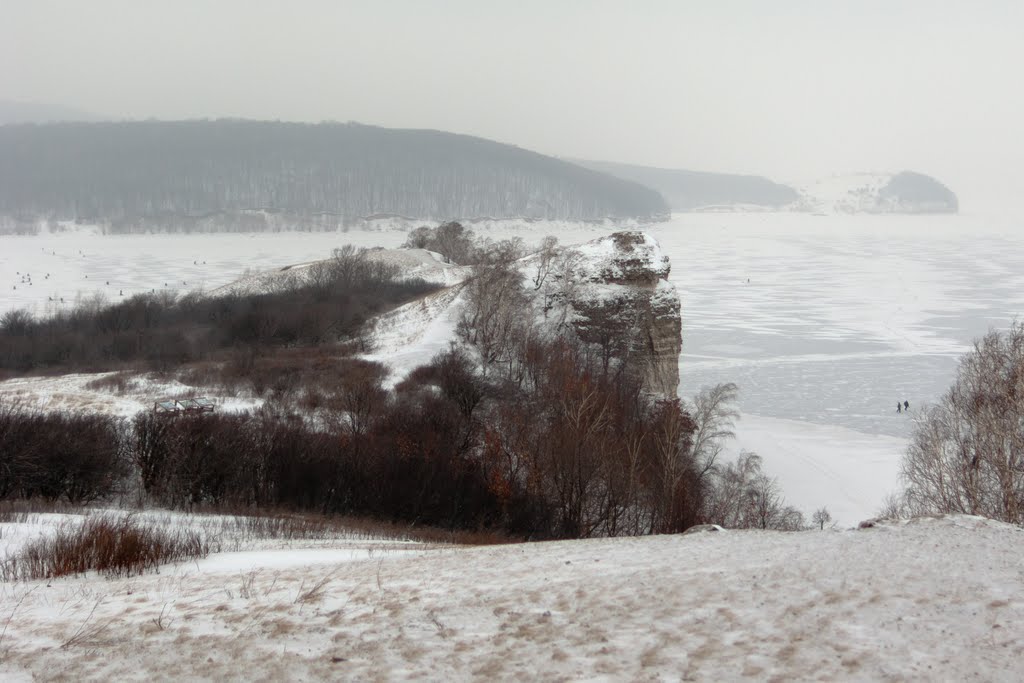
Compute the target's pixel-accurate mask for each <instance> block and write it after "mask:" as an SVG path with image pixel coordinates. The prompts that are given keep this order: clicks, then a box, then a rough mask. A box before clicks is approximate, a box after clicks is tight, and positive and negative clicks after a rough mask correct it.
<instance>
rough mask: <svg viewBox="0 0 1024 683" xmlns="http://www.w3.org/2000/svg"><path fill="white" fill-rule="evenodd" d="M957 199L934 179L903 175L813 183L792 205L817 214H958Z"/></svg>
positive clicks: (870, 175) (863, 175) (864, 175)
mask: <svg viewBox="0 0 1024 683" xmlns="http://www.w3.org/2000/svg"><path fill="white" fill-rule="evenodd" d="M959 207H960V205H959V201H958V200H957V196H956V195H955V194H954V193H953V191H952V190H950V189H949V188H948V187H946V186H945V185H943V184H942V183H940V182H939V181H938V180H936V179H935V178H932V177H931V176H927V175H924V174H922V173H914V172H912V171H903V172H902V173H896V174H891V173H856V174H850V175H840V176H833V177H831V178H827V179H825V180H819V181H817V182H814V183H811V184H809V185H807V186H806V187H804V188H803V189H802V190H801V198H800V199H799V200H798V201H797V202H795V203H794V204H793V205H792V207H791V208H792V209H794V210H797V211H811V212H815V213H818V212H820V213H906V214H916V213H956V212H957V211H958V210H959Z"/></svg>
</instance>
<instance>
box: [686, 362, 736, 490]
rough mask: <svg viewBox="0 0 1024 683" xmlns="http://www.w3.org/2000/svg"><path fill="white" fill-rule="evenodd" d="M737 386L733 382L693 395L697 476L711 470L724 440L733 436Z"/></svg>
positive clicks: (699, 476)
mask: <svg viewBox="0 0 1024 683" xmlns="http://www.w3.org/2000/svg"><path fill="white" fill-rule="evenodd" d="M739 393H740V391H739V387H737V386H736V385H735V384H733V383H732V382H727V383H725V384H716V385H715V386H713V387H710V388H709V387H705V388H703V389H701V391H700V393H698V394H697V395H696V396H694V397H693V409H692V411H691V413H692V416H693V421H694V422H695V423H696V425H697V431H696V432H694V435H693V456H694V459H695V461H696V463H697V468H698V469H697V472H698V474H697V476H698V478H699V479H704V478H705V477H706V476H707V475H708V474H709V473H711V472H713V471H714V469H715V465H716V463H717V462H718V457H719V456H720V455H721V453H722V449H723V448H724V447H725V444H724V442H725V441H726V440H727V439H731V438H732V437H733V436H734V433H733V423H734V421H735V420H736V419H737V418H739V416H740V413H739V410H737V409H736V399H737V397H738V396H739Z"/></svg>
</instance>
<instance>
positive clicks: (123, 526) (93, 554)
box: [0, 515, 210, 581]
mask: <svg viewBox="0 0 1024 683" xmlns="http://www.w3.org/2000/svg"><path fill="white" fill-rule="evenodd" d="M209 552H210V547H209V544H208V542H207V541H205V540H204V539H203V538H202V536H201V535H200V534H198V533H196V532H194V531H189V530H177V531H173V532H172V531H167V530H164V529H160V528H157V527H154V526H151V525H144V524H141V523H139V522H138V521H137V520H136V519H135V518H134V517H133V516H131V515H128V516H125V517H117V516H113V515H98V516H95V517H87V518H86V519H85V520H84V521H83V522H81V523H79V524H75V523H67V524H64V525H62V526H61V527H59V528H58V529H57V532H56V533H55V534H54V535H53V536H51V537H46V538H40V539H38V540H35V541H32V542H31V543H29V544H28V545H26V546H25V547H24V548H22V549H21V550H20V551H19V552H18V553H17V554H16V555H14V556H12V557H8V558H7V559H6V560H5V561H4V562H3V565H2V568H0V578H2V579H3V580H4V581H31V580H34V579H52V578H56V577H60V576H68V575H72V574H83V573H85V572H89V571H97V572H99V573H100V574H102V575H104V576H107V577H118V576H132V575H134V574H141V573H142V572H145V571H149V570H153V569H155V568H157V567H158V566H159V565H161V564H165V563H167V562H175V561H178V560H186V559H194V558H200V557H206V556H207V555H208V554H209Z"/></svg>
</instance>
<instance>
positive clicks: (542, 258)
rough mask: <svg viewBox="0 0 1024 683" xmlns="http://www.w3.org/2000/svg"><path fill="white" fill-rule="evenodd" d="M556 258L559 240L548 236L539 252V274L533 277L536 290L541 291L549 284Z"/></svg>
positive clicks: (542, 242)
mask: <svg viewBox="0 0 1024 683" xmlns="http://www.w3.org/2000/svg"><path fill="white" fill-rule="evenodd" d="M556 256H558V238H557V237H555V236H554V235H548V236H547V237H545V238H544V239H543V240H541V243H540V250H539V251H538V252H537V273H536V274H535V275H534V276H533V288H534V289H535V290H536V289H540V288H541V287H543V286H544V284H545V283H546V282H547V280H548V276H549V275H550V274H551V269H552V266H554V264H555V257H556Z"/></svg>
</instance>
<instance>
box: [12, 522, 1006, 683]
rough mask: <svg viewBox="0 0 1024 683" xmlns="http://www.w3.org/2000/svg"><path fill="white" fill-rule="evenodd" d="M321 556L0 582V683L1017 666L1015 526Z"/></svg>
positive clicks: (607, 676) (957, 671) (927, 675)
mask: <svg viewBox="0 0 1024 683" xmlns="http://www.w3.org/2000/svg"><path fill="white" fill-rule="evenodd" d="M8 526H9V525H3V527H8ZM343 547H345V548H351V547H352V546H351V545H350V544H345V545H344V546H343ZM318 552H319V554H318V555H317V556H318V557H320V558H330V561H329V562H327V563H320V562H316V563H309V559H310V557H311V553H309V552H307V551H302V552H290V553H281V552H274V551H264V552H262V553H252V552H247V553H238V554H231V553H224V554H222V555H219V556H218V555H211V556H210V558H208V559H207V560H203V561H200V562H196V563H192V564H187V565H181V566H178V567H166V568H164V570H163V571H162V572H161V574H159V575H145V576H141V577H135V578H130V579H118V580H105V579H100V578H71V579H63V580H59V581H52V582H50V583H46V582H32V583H18V584H3V585H2V586H0V621H3V622H4V624H5V626H4V627H0V628H2V629H3V631H2V635H0V657H2V659H0V676H2V677H3V678H4V679H5V680H15V681H16V680H33V679H36V680H81V679H93V680H157V681H159V680H181V679H190V680H196V679H198V680H216V681H220V680H401V679H411V678H420V679H426V680H444V679H449V680H466V679H479V680H510V679H518V680H524V679H530V680H579V679H586V680H680V679H682V680H707V681H729V680H737V679H740V678H743V677H750V678H754V679H758V680H778V681H791V680H853V681H858V680H859V681H884V680H892V681H897V680H986V681H1018V680H1020V675H1021V669H1020V666H1021V664H1020V662H1021V661H1024V659H1022V658H1024V560H1022V558H1024V531H1022V530H1021V529H1018V528H1015V527H1011V526H1008V525H1004V524H1000V523H996V522H991V521H988V520H983V519H980V518H973V517H951V518H944V519H922V520H915V521H911V522H905V523H899V524H883V525H880V526H877V527H875V528H871V529H864V530H858V531H842V532H839V531H831V532H830V531H824V532H801V533H779V532H737V531H726V532H720V533H703V534H688V535H681V536H660V537H647V538H629V539H611V540H594V541H576V542H558V543H540V544H527V545H511V546H492V547H481V548H453V547H444V548H433V549H424V550H422V551H421V552H415V553H400V552H390V553H389V552H386V551H381V552H378V553H377V554H374V555H372V556H368V555H364V556H363V558H362V559H359V558H358V556H356V555H354V554H353V553H351V552H349V553H348V554H345V552H339V551H331V550H327V549H326V548H322V549H321V550H320V551H318ZM233 556H234V557H233ZM254 558H255V559H256V561H255V562H254V561H253V560H254ZM243 560H244V561H243ZM339 560H344V561H339Z"/></svg>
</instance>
